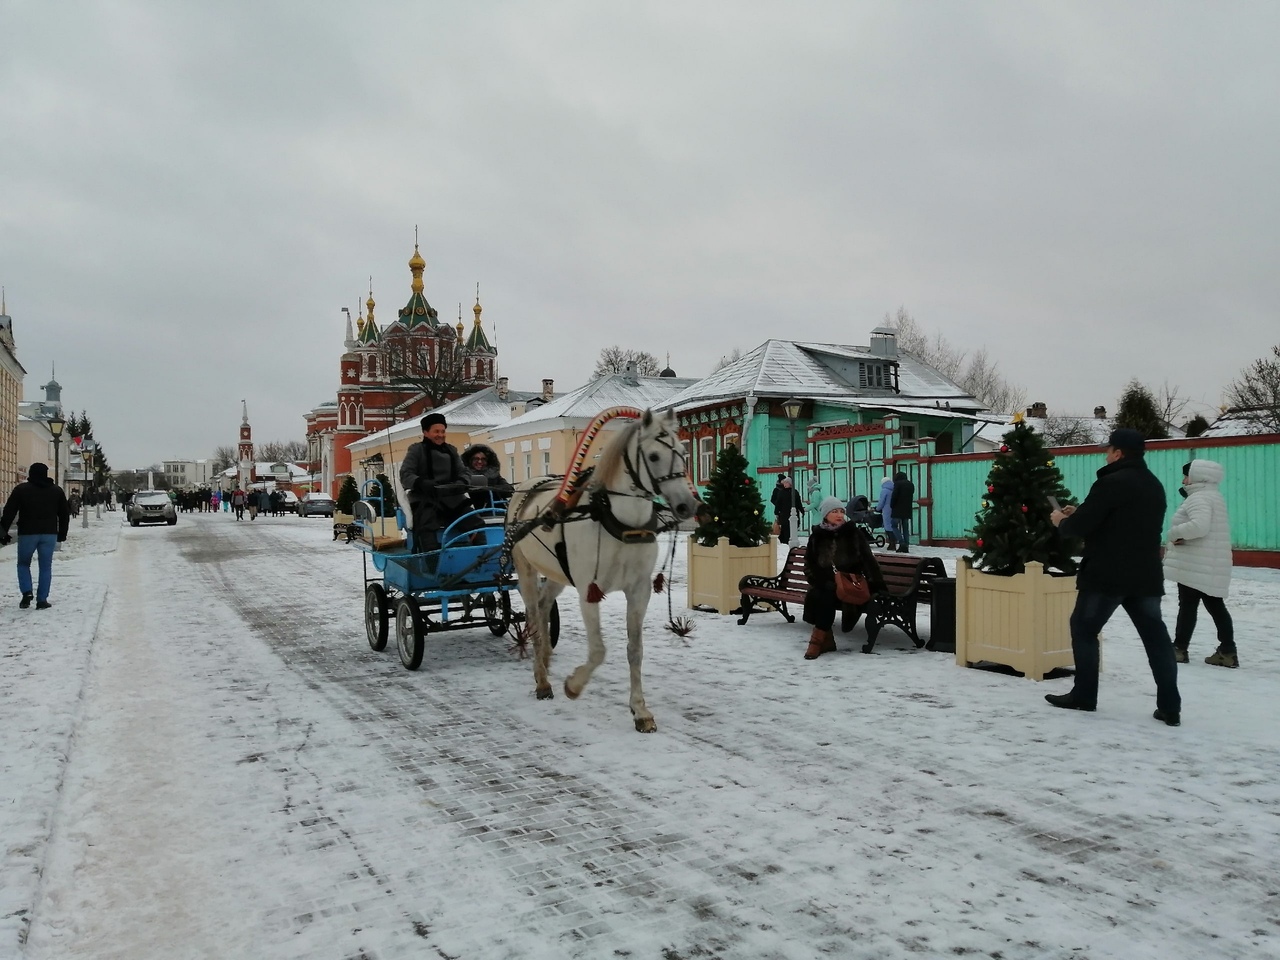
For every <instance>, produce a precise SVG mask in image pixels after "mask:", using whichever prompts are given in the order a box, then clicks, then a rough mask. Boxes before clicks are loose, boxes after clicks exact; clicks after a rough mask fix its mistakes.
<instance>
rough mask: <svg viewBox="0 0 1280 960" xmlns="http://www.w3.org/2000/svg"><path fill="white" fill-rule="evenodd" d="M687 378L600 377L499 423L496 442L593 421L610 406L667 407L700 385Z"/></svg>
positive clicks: (494, 434)
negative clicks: (555, 425)
mask: <svg viewBox="0 0 1280 960" xmlns="http://www.w3.org/2000/svg"><path fill="white" fill-rule="evenodd" d="M697 382H698V381H697V380H694V379H690V378H687V377H684V378H682V377H637V376H635V375H633V374H628V373H612V374H608V375H607V376H603V377H597V378H596V379H595V380H589V381H587V383H585V384H583V385H582V386H581V387H578V388H577V389H576V390H570V391H569V392H568V393H566V394H563V395H562V396H559V397H557V398H556V399H554V400H552V401H551V402H550V403H544V404H542V405H541V406H538V407H535V408H534V409H533V410H529V411H528V412H526V413H525V414H524V415H523V416H520V417H516V418H515V419H513V420H509V421H508V422H506V423H503V424H499V425H498V426H497V427H496V428H495V429H494V431H493V433H492V434H491V438H492V439H498V438H500V437H503V436H512V435H516V434H524V433H528V432H529V429H530V427H531V425H533V424H535V423H536V424H538V426H540V427H541V426H546V427H550V426H551V421H556V420H560V421H570V420H572V421H590V420H593V419H595V417H597V416H598V415H599V414H600V413H601V412H602V411H605V410H608V409H609V408H610V407H639V408H641V409H645V408H651V407H653V408H656V407H661V408H666V407H670V406H671V398H672V397H673V396H675V395H676V394H677V393H679V392H680V391H682V390H684V389H685V388H687V387H689V386H692V385H693V384H695V383H697Z"/></svg>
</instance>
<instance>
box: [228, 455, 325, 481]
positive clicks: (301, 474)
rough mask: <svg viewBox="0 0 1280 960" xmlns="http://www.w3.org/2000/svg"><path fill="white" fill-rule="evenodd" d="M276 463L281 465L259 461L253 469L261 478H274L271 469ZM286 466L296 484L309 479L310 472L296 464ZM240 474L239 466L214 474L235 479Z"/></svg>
mask: <svg viewBox="0 0 1280 960" xmlns="http://www.w3.org/2000/svg"><path fill="white" fill-rule="evenodd" d="M276 463H279V461H275V462H272V461H270V460H259V461H258V462H257V463H255V464H254V465H253V469H254V472H255V473H256V474H257V475H258V476H260V477H270V476H273V474H272V472H271V468H272V467H274V466H275V465H276ZM285 466H286V467H288V468H289V479H290V480H291V481H292V482H294V483H297V482H298V481H299V480H305V479H307V477H309V476H310V473H309V472H308V471H306V470H304V469H303V468H302V467H300V466H298V465H297V464H296V463H286V464H285ZM239 473H240V467H239V466H238V465H237V466H232V467H227V469H225V470H223V471H222V472H221V473H217V474H214V476H217V477H234V476H236V475H237V474H239Z"/></svg>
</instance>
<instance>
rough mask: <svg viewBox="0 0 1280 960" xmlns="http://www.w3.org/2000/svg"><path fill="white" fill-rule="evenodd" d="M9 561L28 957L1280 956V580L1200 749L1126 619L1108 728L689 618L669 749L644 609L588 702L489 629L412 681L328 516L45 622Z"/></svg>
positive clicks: (1, 936) (127, 540) (788, 629)
mask: <svg viewBox="0 0 1280 960" xmlns="http://www.w3.org/2000/svg"><path fill="white" fill-rule="evenodd" d="M928 552H930V553H935V554H938V555H942V556H944V557H946V558H947V563H948V565H951V564H953V563H954V558H955V557H956V556H957V555H958V551H953V550H930V551H928ZM676 555H677V568H676V571H675V589H676V594H675V596H676V599H677V601H682V600H683V555H684V549H683V544H681V546H680V549H679V550H677V554H676ZM13 556H14V554H13V552H12V549H8V550H5V551H2V552H0V563H2V564H3V567H0V588H2V590H3V594H2V595H3V597H4V600H3V606H0V633H2V634H3V636H4V637H6V638H7V639H6V642H5V644H4V648H3V681H2V683H0V729H2V730H3V737H2V738H0V837H2V838H3V857H4V861H3V864H2V865H0V866H2V870H0V958H8V957H23V958H29V960H54V958H57V960H63V958H81V957H92V958H113V957H120V958H125V957H128V958H130V960H153V958H154V960H174V958H204V957H208V958H220V960H227V958H246V960H248V958H262V960H275V958H309V960H314V958H333V960H354V958H368V960H373V958H394V957H441V958H460V960H490V958H508V957H510V958H516V957H520V958H526V957H534V958H542V957H546V958H553V957H554V958H564V957H571V958H603V957H632V958H645V960H647V958H653V960H694V958H712V957H721V958H775V957H776V958H808V957H819V956H837V957H908V956H911V957H916V956H925V957H940V956H970V955H971V956H981V957H994V958H1031V957H1035V958H1041V957H1044V958H1068V957H1071V958H1086V957H1087V958H1093V960H1098V958H1124V960H1142V958H1148V957H1149V958H1160V960H1172V958H1183V957H1185V958H1196V960H1201V958H1206V957H1215V958H1217V957H1222V958H1227V957H1241V958H1246V957H1247V958H1257V957H1264V956H1280V880H1277V876H1280V864H1278V863H1277V860H1278V856H1277V854H1278V853H1280V785H1278V782H1277V777H1276V770H1277V769H1278V768H1280V744H1278V741H1280V736H1278V734H1277V729H1278V728H1277V719H1278V718H1280V698H1278V697H1277V689H1278V687H1277V681H1278V680H1280V653H1278V651H1277V643H1276V624H1277V623H1280V571H1274V570H1266V571H1259V570H1250V569H1237V570H1236V583H1235V589H1234V594H1233V598H1232V600H1231V602H1230V608H1231V610H1232V613H1233V615H1234V616H1235V620H1236V629H1237V636H1238V643H1239V647H1240V656H1241V661H1242V664H1243V665H1242V667H1241V668H1240V669H1239V670H1226V669H1222V668H1217V667H1210V666H1207V665H1205V664H1204V663H1203V657H1204V656H1205V655H1207V654H1208V653H1209V652H1211V650H1212V649H1213V641H1212V625H1211V624H1210V623H1209V622H1208V618H1207V617H1203V616H1202V623H1201V625H1200V629H1199V632H1198V634H1197V636H1196V638H1195V642H1194V644H1193V647H1192V662H1191V663H1190V664H1189V665H1186V666H1184V667H1182V668H1181V672H1180V676H1179V679H1180V683H1181V686H1182V692H1183V698H1184V712H1183V726H1182V727H1181V728H1178V729H1171V728H1169V727H1166V726H1164V725H1163V724H1160V723H1157V722H1156V721H1155V720H1153V719H1152V718H1151V711H1152V709H1153V708H1154V689H1153V686H1152V683H1151V679H1150V675H1149V673H1148V670H1147V666H1146V662H1145V659H1144V656H1143V653H1142V647H1141V644H1140V643H1139V641H1138V639H1137V637H1136V635H1135V634H1134V632H1133V630H1132V628H1131V627H1130V626H1129V624H1128V622H1127V621H1126V620H1124V619H1123V616H1121V617H1120V618H1119V619H1117V620H1114V621H1113V622H1112V625H1111V626H1110V627H1109V628H1108V630H1107V641H1106V644H1105V673H1104V675H1103V680H1102V691H1101V703H1100V706H1099V710H1098V712H1097V713H1096V714H1080V713H1073V712H1066V711H1060V710H1054V709H1052V708H1051V707H1049V706H1048V705H1047V704H1045V703H1044V701H1043V695H1044V694H1045V693H1048V692H1061V691H1064V690H1066V689H1068V687H1069V685H1070V681H1069V680H1056V681H1048V682H1045V683H1041V684H1037V683H1034V682H1031V681H1029V680H1025V679H1021V678H1018V677H1013V676H1008V675H1003V674H999V673H994V672H987V671H982V670H966V669H962V668H960V667H957V666H956V664H955V662H954V658H953V657H952V656H949V655H946V654H941V653H931V652H928V651H925V650H916V649H914V648H913V647H912V646H911V644H910V642H909V641H908V640H907V639H906V638H905V637H903V636H902V635H901V633H899V632H897V631H895V630H892V629H887V630H886V631H885V632H884V633H883V634H882V635H881V639H880V642H879V645H878V646H877V648H876V653H875V654H874V655H871V656H864V655H863V654H861V653H860V652H858V648H859V647H860V646H861V643H862V640H863V637H864V635H863V630H862V628H861V627H860V626H859V627H857V628H855V630H854V632H853V633H851V634H848V635H843V636H840V637H839V642H840V648H841V649H840V652H839V653H837V654H830V655H826V656H823V657H822V658H820V659H819V660H816V661H812V662H807V661H805V660H803V659H802V658H801V653H802V651H803V648H804V644H805V638H806V635H807V632H808V630H807V628H806V627H804V626H803V625H802V624H800V623H796V624H787V623H785V622H783V620H782V619H781V618H780V617H778V616H777V615H768V614H762V615H759V616H756V617H753V618H752V620H751V622H750V623H749V624H748V625H747V626H745V627H739V626H737V625H736V624H735V622H734V619H733V618H732V617H728V616H716V615H713V614H703V613H694V614H693V616H694V618H695V620H696V629H695V631H694V633H693V634H692V635H690V636H689V637H688V638H686V639H680V638H677V637H675V636H673V635H672V634H670V633H667V632H664V631H663V630H662V629H661V625H662V624H663V623H664V622H665V621H666V617H667V605H666V597H665V596H657V597H655V598H654V602H653V603H652V605H651V607H650V610H649V617H648V643H647V646H646V651H645V653H646V659H645V681H646V683H645V686H646V694H647V697H648V702H649V706H650V707H651V709H652V710H653V711H654V714H655V716H656V717H657V722H658V733H656V734H654V735H652V736H644V735H641V734H637V733H635V732H634V730H633V727H632V722H631V717H630V715H629V713H628V711H627V702H626V700H627V672H626V665H625V664H626V661H625V654H624V647H623V644H622V643H621V642H620V637H621V635H622V622H623V606H622V603H621V601H620V599H615V598H613V597H610V598H608V599H607V600H606V601H605V602H604V605H603V606H604V619H605V624H606V630H607V634H608V636H610V637H612V638H613V639H612V642H611V643H610V645H609V659H608V660H607V661H606V663H605V664H604V666H603V667H602V668H601V669H600V670H599V671H598V672H597V674H596V678H595V680H594V681H593V683H592V685H591V686H590V687H589V688H588V689H587V691H586V693H585V694H584V696H583V697H582V699H580V700H578V701H576V702H570V701H568V700H566V699H564V698H563V696H558V698H557V699H556V700H554V701H551V702H539V701H537V700H536V699H535V698H534V697H533V682H532V676H531V671H530V668H529V663H528V661H521V660H520V659H518V658H517V657H516V656H515V655H513V654H512V653H510V652H509V651H508V649H507V644H506V643H505V642H504V641H502V640H499V639H497V638H494V637H493V636H491V635H490V634H489V632H488V631H487V630H484V629H480V630H474V631H461V632H456V633H451V634H446V635H442V636H441V635H433V636H431V637H429V640H428V644H429V645H428V650H427V655H426V660H425V662H424V664H423V668H422V670H421V671H419V672H417V673H410V672H407V671H405V670H404V669H403V668H402V667H401V666H400V663H399V660H398V659H397V657H396V656H395V654H394V653H393V652H392V649H393V648H389V649H388V651H387V652H385V653H374V652H373V651H371V650H370V649H369V648H368V646H367V644H366V642H365V639H364V632H363V627H362V620H361V617H362V603H361V589H362V576H361V558H360V555H359V553H358V552H357V551H356V550H354V549H353V548H350V547H345V546H342V545H339V544H335V543H333V542H332V540H331V539H330V533H329V524H328V523H327V522H326V521H324V520H322V519H319V518H317V519H311V520H300V519H298V518H296V517H288V518H278V519H275V518H263V519H259V520H257V521H254V522H249V521H248V520H245V521H243V522H240V523H237V522H236V521H235V520H234V519H232V518H230V517H229V516H228V515H226V514H218V515H213V516H209V515H200V514H196V515H186V514H184V515H182V516H181V518H180V520H179V523H178V525H177V526H175V527H163V526H162V527H151V528H142V529H137V530H134V529H131V528H129V527H121V526H120V525H119V515H118V514H106V515H104V517H103V519H101V520H98V519H96V518H95V519H92V520H91V521H90V527H89V529H88V530H82V529H81V528H80V527H79V525H78V524H77V525H74V526H73V528H72V537H71V540H70V541H69V543H68V545H67V549H66V550H65V551H64V552H63V553H61V554H60V555H59V557H58V562H57V563H56V565H55V578H56V579H55V583H54V590H53V595H52V598H51V599H52V600H53V602H54V607H53V608H52V609H50V610H47V611H35V610H19V609H18V607H17V591H16V585H15V584H14V582H13V579H12V578H13V574H12V567H11V565H12V563H13ZM561 606H562V612H563V618H564V625H563V632H562V635H561V643H560V646H559V649H558V652H557V654H556V657H555V659H554V661H553V672H554V680H555V682H556V683H557V689H558V684H559V682H560V681H561V680H562V679H563V677H564V675H565V674H566V673H567V672H568V671H569V670H570V669H571V668H572V667H573V666H575V665H576V664H577V663H578V662H580V660H581V659H582V658H583V656H584V644H583V642H582V633H581V620H580V617H579V615H578V613H577V610H576V604H575V603H574V602H573V600H572V598H571V597H566V598H564V599H563V600H562V604H561ZM676 612H677V613H685V612H686V611H684V610H682V609H681V608H680V606H679V605H678V606H677V608H676ZM1173 612H1174V601H1173V599H1172V598H1167V599H1166V603H1165V613H1166V617H1167V618H1168V619H1169V621H1170V623H1171V622H1172V616H1173Z"/></svg>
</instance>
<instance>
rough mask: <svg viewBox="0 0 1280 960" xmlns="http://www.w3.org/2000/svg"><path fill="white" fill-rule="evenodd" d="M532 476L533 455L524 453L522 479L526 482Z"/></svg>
mask: <svg viewBox="0 0 1280 960" xmlns="http://www.w3.org/2000/svg"><path fill="white" fill-rule="evenodd" d="M532 476H533V454H532V453H526V454H525V455H524V478H525V479H526V480H528V479H529V478H530V477H532Z"/></svg>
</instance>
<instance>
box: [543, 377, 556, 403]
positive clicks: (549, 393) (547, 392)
mask: <svg viewBox="0 0 1280 960" xmlns="http://www.w3.org/2000/svg"><path fill="white" fill-rule="evenodd" d="M555 395H556V382H555V381H554V380H543V381H542V399H543V400H545V401H546V402H547V403H550V402H551V401H552V400H553V399H555Z"/></svg>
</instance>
